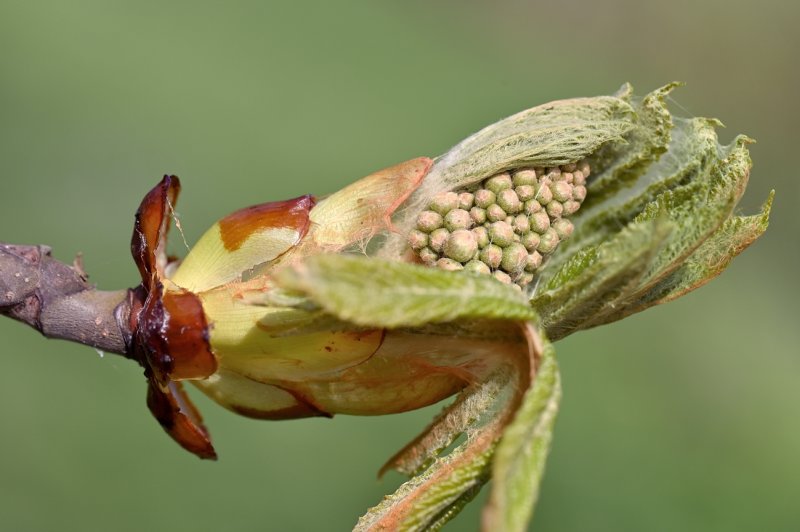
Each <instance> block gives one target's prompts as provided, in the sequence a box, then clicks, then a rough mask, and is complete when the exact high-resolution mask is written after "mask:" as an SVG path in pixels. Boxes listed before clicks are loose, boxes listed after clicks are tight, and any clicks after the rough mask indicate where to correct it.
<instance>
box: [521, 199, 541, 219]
mask: <svg viewBox="0 0 800 532" xmlns="http://www.w3.org/2000/svg"><path fill="white" fill-rule="evenodd" d="M541 210H542V204H541V203H539V202H538V201H536V200H535V199H530V200H528V201H526V202H525V214H528V215H530V214H533V213H536V212H539V211H541Z"/></svg>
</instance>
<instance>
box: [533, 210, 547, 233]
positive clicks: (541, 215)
mask: <svg viewBox="0 0 800 532" xmlns="http://www.w3.org/2000/svg"><path fill="white" fill-rule="evenodd" d="M548 227H550V217H549V216H547V213H546V212H544V211H540V212H536V213H533V215H532V216H531V229H532V230H533V231H536V232H537V233H539V234H542V233H544V232H545V231H547V228H548Z"/></svg>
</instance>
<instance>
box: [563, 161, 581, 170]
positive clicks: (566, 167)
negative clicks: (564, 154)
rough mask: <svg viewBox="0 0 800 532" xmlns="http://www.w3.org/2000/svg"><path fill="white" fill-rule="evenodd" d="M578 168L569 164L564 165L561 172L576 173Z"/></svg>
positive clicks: (573, 164)
mask: <svg viewBox="0 0 800 532" xmlns="http://www.w3.org/2000/svg"><path fill="white" fill-rule="evenodd" d="M577 168H578V165H577V164H575V163H569V164H565V165H562V166H561V171H562V172H574V171H575V170H577Z"/></svg>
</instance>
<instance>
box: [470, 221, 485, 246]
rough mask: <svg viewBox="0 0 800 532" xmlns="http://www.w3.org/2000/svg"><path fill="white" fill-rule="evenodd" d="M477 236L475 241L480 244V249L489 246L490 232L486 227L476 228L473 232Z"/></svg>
mask: <svg viewBox="0 0 800 532" xmlns="http://www.w3.org/2000/svg"><path fill="white" fill-rule="evenodd" d="M472 234H473V235H475V241H476V242H478V247H479V248H481V249H483V248H485V247H486V246H488V245H489V230H488V229H486V228H485V227H483V226H481V227H476V228H474V229H473V230H472Z"/></svg>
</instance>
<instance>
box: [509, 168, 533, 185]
mask: <svg viewBox="0 0 800 532" xmlns="http://www.w3.org/2000/svg"><path fill="white" fill-rule="evenodd" d="M512 182H513V184H514V186H515V187H520V186H529V185H535V184H536V182H537V177H536V171H535V170H532V169H530V168H524V169H521V170H517V171H516V172H514V177H513V178H512Z"/></svg>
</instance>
